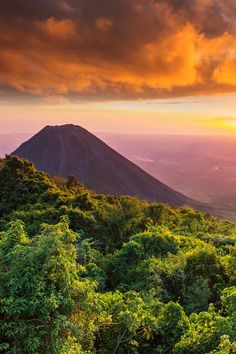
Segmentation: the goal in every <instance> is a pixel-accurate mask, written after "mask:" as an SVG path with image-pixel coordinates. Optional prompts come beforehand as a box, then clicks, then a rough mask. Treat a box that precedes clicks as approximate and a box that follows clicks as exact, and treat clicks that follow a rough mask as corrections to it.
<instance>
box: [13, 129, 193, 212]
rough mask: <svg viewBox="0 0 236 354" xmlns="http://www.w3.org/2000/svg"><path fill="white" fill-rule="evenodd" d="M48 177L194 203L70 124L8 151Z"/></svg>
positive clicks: (165, 200) (164, 200) (149, 197)
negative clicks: (75, 179)
mask: <svg viewBox="0 0 236 354" xmlns="http://www.w3.org/2000/svg"><path fill="white" fill-rule="evenodd" d="M12 155H16V156H19V157H22V158H25V159H27V160H29V161H31V162H33V163H34V164H35V165H36V167H37V168H38V169H39V170H41V171H44V172H47V173H49V174H51V175H59V176H62V177H65V178H66V177H68V176H69V175H74V176H76V177H78V179H79V181H80V182H81V183H83V184H84V185H85V186H86V187H87V188H89V189H92V190H94V191H95V192H97V193H104V194H113V195H117V196H121V195H131V196H137V197H139V198H141V199H146V200H148V201H152V202H153V201H154V202H161V203H168V204H171V205H174V206H182V205H186V204H187V205H190V206H193V207H196V206H198V205H200V203H199V204H198V202H195V201H194V200H192V199H190V198H188V197H186V196H184V195H183V194H181V193H179V192H177V191H175V190H173V189H172V188H170V187H168V186H167V185H165V184H164V183H162V182H160V181H159V180H157V179H155V178H154V177H152V176H151V175H149V174H148V173H146V172H145V171H143V170H142V169H141V168H139V167H138V166H136V165H135V164H134V163H132V162H131V161H129V160H128V159H126V158H125V157H123V156H122V155H120V154H119V153H118V152H116V151H115V150H113V149H112V148H110V147H109V146H108V145H106V144H105V143H104V142H103V141H102V140H100V139H98V138H97V137H96V136H95V135H93V134H91V133H90V132H88V131H87V130H86V129H84V128H82V127H80V126H77V125H72V124H66V125H62V126H46V127H45V128H43V129H42V130H41V131H39V132H38V133H37V134H36V135H34V136H33V137H32V138H31V139H29V140H28V141H26V142H25V143H23V144H22V145H21V146H20V147H19V148H18V149H16V150H15V151H14V152H12Z"/></svg>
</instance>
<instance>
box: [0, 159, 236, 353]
mask: <svg viewBox="0 0 236 354" xmlns="http://www.w3.org/2000/svg"><path fill="white" fill-rule="evenodd" d="M0 186H1V188H0V284H1V287H0V352H3V353H14V354H15V353H16V354H18V353H19V354H20V353H35V354H36V353H48V354H52V353H55V354H56V353H60V354H74V353H78V354H90V353H91V354H92V353H102V354H115V353H117V354H135V353H141V354H142V353H143V354H144V353H145V354H146V353H150V354H152V353H154V354H155V353H156V354H157V353H160V354H163V353H166V354H169V353H174V354H189V353H190V354H191V353H192V354H198V353H199V354H205V353H208V354H215V353H222V354H224V353H225V354H227V353H236V341H235V333H236V245H235V241H236V233H235V228H234V225H233V224H231V223H230V222H227V221H220V220H218V219H216V218H214V217H211V216H210V215H206V214H203V213H201V212H194V211H193V210H191V209H189V208H180V209H175V208H172V207H170V206H168V205H164V204H158V203H152V204H150V203H147V202H145V201H140V200H138V199H136V198H131V197H121V198H117V197H113V196H104V195H98V194H95V193H93V192H91V191H89V190H87V189H86V188H85V187H84V186H83V185H81V184H80V183H78V181H77V180H76V178H75V177H69V178H68V179H67V180H66V181H64V180H62V179H60V178H54V179H51V178H49V176H47V175H46V174H44V173H41V172H39V171H37V169H36V168H35V167H34V166H33V165H32V164H31V163H29V162H27V161H24V160H21V159H19V158H17V157H6V159H5V160H2V161H1V162H0Z"/></svg>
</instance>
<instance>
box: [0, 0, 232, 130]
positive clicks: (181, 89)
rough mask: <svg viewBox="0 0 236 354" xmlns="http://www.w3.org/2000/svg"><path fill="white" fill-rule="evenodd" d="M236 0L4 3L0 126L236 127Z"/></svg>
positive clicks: (1, 7)
mask: <svg viewBox="0 0 236 354" xmlns="http://www.w3.org/2000/svg"><path fill="white" fill-rule="evenodd" d="M235 20H236V2H235V0H116V1H111V0H41V1H32V0H8V1H1V2H0V53H1V55H0V132H3V133H5V132H6V133H12V132H35V131H37V130H38V129H40V128H42V127H43V126H44V125H46V124H51V125H53V124H64V123H74V124H80V125H83V126H84V127H86V128H88V129H90V130H92V131H101V132H102V131H104V132H108V131H109V132H121V133H138V134H140V133H147V134H157V133H159V134H236V114H235V112H236V107H235V106H236V21H235Z"/></svg>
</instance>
